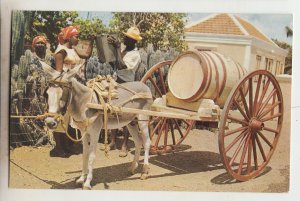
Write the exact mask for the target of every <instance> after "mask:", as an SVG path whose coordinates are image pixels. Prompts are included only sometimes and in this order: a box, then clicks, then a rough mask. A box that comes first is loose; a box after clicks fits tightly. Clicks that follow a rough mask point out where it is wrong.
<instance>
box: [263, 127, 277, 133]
mask: <svg viewBox="0 0 300 201" xmlns="http://www.w3.org/2000/svg"><path fill="white" fill-rule="evenodd" d="M264 130H266V131H270V132H272V133H275V134H278V133H279V131H278V130H275V129H272V128H269V127H266V126H265V127H264Z"/></svg>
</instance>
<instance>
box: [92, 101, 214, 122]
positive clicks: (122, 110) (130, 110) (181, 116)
mask: <svg viewBox="0 0 300 201" xmlns="http://www.w3.org/2000/svg"><path fill="white" fill-rule="evenodd" d="M87 107H88V108H91V109H97V110H103V106H102V105H100V104H95V103H88V104H87ZM113 110H114V111H116V112H118V113H129V114H143V115H148V116H158V117H167V118H174V119H190V120H196V121H219V119H218V118H217V117H216V118H206V117H201V116H199V115H198V113H194V114H193V115H192V114H181V113H177V112H174V111H173V112H160V111H152V110H142V109H135V108H126V107H115V106H113Z"/></svg>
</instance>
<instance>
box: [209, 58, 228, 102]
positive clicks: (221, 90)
mask: <svg viewBox="0 0 300 201" xmlns="http://www.w3.org/2000/svg"><path fill="white" fill-rule="evenodd" d="M212 53H213V54H214V55H216V57H217V58H218V59H219V60H220V62H221V64H222V68H223V73H224V79H223V81H222V84H221V87H220V92H219V96H221V94H222V93H223V91H224V88H225V84H226V80H227V70H226V66H225V63H224V61H223V59H222V58H221V57H220V55H219V54H218V53H216V52H212Z"/></svg>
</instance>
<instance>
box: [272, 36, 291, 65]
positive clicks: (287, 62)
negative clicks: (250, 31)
mask: <svg viewBox="0 0 300 201" xmlns="http://www.w3.org/2000/svg"><path fill="white" fill-rule="evenodd" d="M272 40H273V42H274V43H276V44H277V45H278V46H279V47H281V48H282V49H285V50H288V55H287V56H286V58H285V65H284V66H285V69H287V70H289V71H290V70H291V69H292V60H293V46H292V45H290V44H288V43H286V42H282V41H279V40H277V39H272Z"/></svg>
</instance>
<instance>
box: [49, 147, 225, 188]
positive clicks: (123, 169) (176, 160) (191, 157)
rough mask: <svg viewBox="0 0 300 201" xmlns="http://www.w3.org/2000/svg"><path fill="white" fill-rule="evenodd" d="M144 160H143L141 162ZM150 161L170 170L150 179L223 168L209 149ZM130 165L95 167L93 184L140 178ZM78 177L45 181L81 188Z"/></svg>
mask: <svg viewBox="0 0 300 201" xmlns="http://www.w3.org/2000/svg"><path fill="white" fill-rule="evenodd" d="M142 162H143V161H142V160H141V161H140V163H142ZM149 162H150V167H151V166H153V165H155V166H158V167H160V168H163V169H166V170H169V172H168V173H163V174H158V175H151V176H150V177H149V179H152V178H161V177H168V176H175V175H181V174H191V173H199V172H206V171H212V170H217V169H223V164H222V162H221V159H220V155H219V154H217V153H213V152H209V151H185V152H177V153H170V154H166V155H161V156H152V157H151V158H150V159H149ZM129 166H130V163H123V164H118V165H112V166H107V167H101V168H95V169H94V170H93V181H92V183H91V185H92V186H95V185H96V184H99V183H103V184H104V187H105V188H106V189H109V183H113V182H119V181H124V180H139V179H140V178H139V176H140V174H136V175H134V176H132V175H131V174H129V173H128V171H127V168H128V167H129ZM141 168H142V167H141V165H140V166H139V169H138V171H137V172H140V171H141ZM76 172H77V171H76ZM71 173H74V172H66V174H71ZM78 173H80V171H78ZM77 178H78V177H77ZM77 178H73V179H69V180H67V181H62V182H60V183H57V182H54V181H52V182H51V181H47V182H46V181H45V182H46V183H48V184H50V185H51V188H52V189H74V188H80V186H76V184H75V179H77Z"/></svg>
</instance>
